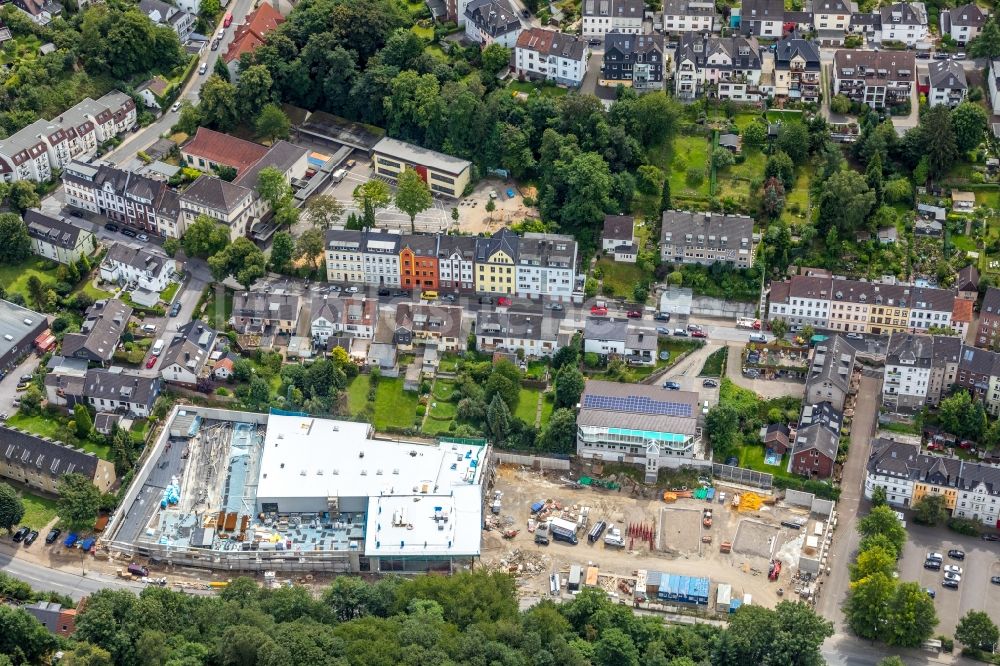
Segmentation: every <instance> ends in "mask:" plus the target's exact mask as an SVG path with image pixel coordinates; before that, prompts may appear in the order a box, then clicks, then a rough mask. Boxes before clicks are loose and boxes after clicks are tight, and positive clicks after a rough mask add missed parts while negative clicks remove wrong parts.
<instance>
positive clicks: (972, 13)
mask: <svg viewBox="0 0 1000 666" xmlns="http://www.w3.org/2000/svg"><path fill="white" fill-rule="evenodd" d="M986 19H987V13H986V11H985V10H984V9H982V8H981V7H979V5H977V4H976V3H974V2H970V3H969V4H967V5H961V6H960V7H955V8H954V9H942V10H941V15H940V20H941V34H942V35H951V38H952V39H954V40H955V41H956V42H957V43H958V44H959V45H960V46H965V45H966V44H968V43H969V42H971V41H972V40H973V39H975V38H976V37H978V36H979V33H980V32H982V30H983V26H984V25H986Z"/></svg>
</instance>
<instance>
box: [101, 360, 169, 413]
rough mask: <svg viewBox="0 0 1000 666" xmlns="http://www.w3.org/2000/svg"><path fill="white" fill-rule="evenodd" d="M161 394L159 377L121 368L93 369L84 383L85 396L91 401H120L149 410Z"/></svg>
mask: <svg viewBox="0 0 1000 666" xmlns="http://www.w3.org/2000/svg"><path fill="white" fill-rule="evenodd" d="M159 394H160V378H159V377H145V376H142V375H139V374H138V373H134V372H127V371H124V370H122V369H121V368H110V369H105V368H91V369H90V370H88V371H87V376H86V378H85V379H84V383H83V396H84V397H85V398H89V399H91V400H101V399H102V398H103V399H104V400H118V401H125V402H131V403H136V404H139V405H144V406H146V407H147V408H149V407H152V406H153V402H154V401H155V400H156V396H158V395H159Z"/></svg>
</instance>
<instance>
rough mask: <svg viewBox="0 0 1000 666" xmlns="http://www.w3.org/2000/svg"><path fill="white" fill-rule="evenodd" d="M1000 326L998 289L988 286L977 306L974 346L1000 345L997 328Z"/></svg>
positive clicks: (996, 346)
mask: <svg viewBox="0 0 1000 666" xmlns="http://www.w3.org/2000/svg"><path fill="white" fill-rule="evenodd" d="M998 327H1000V289H997V288H996V287H990V288H988V289H987V290H986V294H985V295H984V296H983V304H982V306H981V307H980V308H979V330H978V331H977V333H976V346H977V347H985V348H988V349H996V348H998V347H1000V339H998V338H997V329H998Z"/></svg>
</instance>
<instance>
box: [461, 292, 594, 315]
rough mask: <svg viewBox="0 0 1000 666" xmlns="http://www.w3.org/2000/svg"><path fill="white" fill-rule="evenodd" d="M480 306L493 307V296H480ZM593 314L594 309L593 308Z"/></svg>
mask: <svg viewBox="0 0 1000 666" xmlns="http://www.w3.org/2000/svg"><path fill="white" fill-rule="evenodd" d="M479 304H480V305H493V297H492V296H480V297H479ZM591 313H593V308H591Z"/></svg>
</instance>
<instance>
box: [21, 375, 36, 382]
mask: <svg viewBox="0 0 1000 666" xmlns="http://www.w3.org/2000/svg"><path fill="white" fill-rule="evenodd" d="M34 378H35V376H34V375H21V377H20V378H19V379H18V381H21V382H30V381H31V380H32V379H34Z"/></svg>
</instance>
